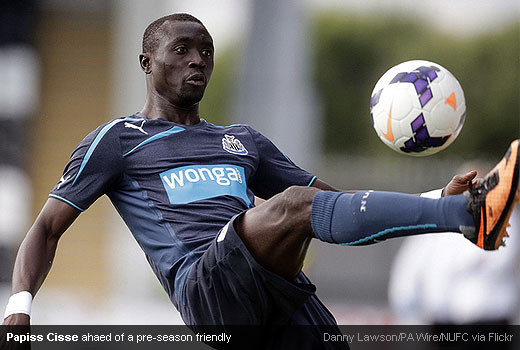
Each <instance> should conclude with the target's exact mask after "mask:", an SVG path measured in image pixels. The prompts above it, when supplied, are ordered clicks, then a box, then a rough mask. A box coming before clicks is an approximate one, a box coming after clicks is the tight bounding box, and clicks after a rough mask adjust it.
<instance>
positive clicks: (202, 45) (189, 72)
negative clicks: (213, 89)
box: [150, 21, 214, 107]
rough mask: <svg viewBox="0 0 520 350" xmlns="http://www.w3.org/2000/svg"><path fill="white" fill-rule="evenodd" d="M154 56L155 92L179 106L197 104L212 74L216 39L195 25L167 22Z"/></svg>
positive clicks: (153, 79) (164, 24)
mask: <svg viewBox="0 0 520 350" xmlns="http://www.w3.org/2000/svg"><path fill="white" fill-rule="evenodd" d="M160 30H161V33H162V34H163V35H162V37H161V38H160V40H159V44H158V47H157V48H156V50H155V51H154V52H153V53H152V54H151V62H150V64H151V74H152V84H153V88H154V90H155V92H157V93H158V94H159V95H160V96H161V97H163V98H165V99H167V100H168V101H169V102H170V103H172V104H173V105H175V106H179V107H189V106H192V105H194V104H196V103H198V102H199V101H200V100H201V99H202V96H203V95H204V90H205V89H206V86H207V85H208V82H209V78H210V77H211V73H212V72H213V63H214V62H213V50H214V49H213V40H212V39H211V36H210V35H209V33H208V32H207V31H206V29H205V28H204V27H203V26H202V25H200V24H199V23H196V22H178V21H175V22H169V21H167V22H165V23H163V25H162V27H161V29H160Z"/></svg>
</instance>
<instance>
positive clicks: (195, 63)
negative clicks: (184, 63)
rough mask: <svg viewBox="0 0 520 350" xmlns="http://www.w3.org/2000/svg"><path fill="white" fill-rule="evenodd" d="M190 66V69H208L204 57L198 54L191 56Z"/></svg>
mask: <svg viewBox="0 0 520 350" xmlns="http://www.w3.org/2000/svg"><path fill="white" fill-rule="evenodd" d="M188 66H189V67H190V68H204V67H206V62H205V61H204V59H203V58H202V55H201V54H200V53H198V52H197V53H194V54H192V55H191V57H190V60H189V63H188Z"/></svg>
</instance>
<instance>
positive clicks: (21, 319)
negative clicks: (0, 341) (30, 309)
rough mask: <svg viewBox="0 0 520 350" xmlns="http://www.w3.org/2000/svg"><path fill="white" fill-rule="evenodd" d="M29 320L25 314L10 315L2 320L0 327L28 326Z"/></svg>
mask: <svg viewBox="0 0 520 350" xmlns="http://www.w3.org/2000/svg"><path fill="white" fill-rule="evenodd" d="M30 323H31V318H30V317H29V315H26V314H12V315H10V316H9V317H7V318H5V319H4V322H3V323H2V326H28V325H30Z"/></svg>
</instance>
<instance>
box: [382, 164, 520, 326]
mask: <svg viewBox="0 0 520 350" xmlns="http://www.w3.org/2000/svg"><path fill="white" fill-rule="evenodd" d="M468 166H470V165H469V164H468ZM470 167H471V166H470ZM472 168H473V169H477V170H478V171H479V174H485V173H486V172H482V171H481V167H479V166H475V164H473V166H472ZM510 223H511V227H509V228H508V229H507V231H508V233H509V235H510V237H509V238H506V247H501V248H500V249H498V250H496V251H484V250H482V249H480V248H478V247H476V246H475V245H473V244H468V242H467V239H465V238H464V237H463V236H462V235H459V236H458V237H453V236H454V233H442V234H435V235H426V236H424V235H423V236H414V237H409V238H406V240H405V241H404V242H403V245H402V247H401V248H400V250H399V252H398V254H397V256H396V258H395V260H394V264H393V267H392V271H391V277H390V282H389V291H388V293H389V302H390V307H391V308H392V310H393V312H394V313H395V316H396V318H397V320H398V322H399V323H401V324H418V323H419V324H512V323H517V321H518V316H519V310H520V208H518V207H517V208H516V209H515V210H514V211H513V212H512V214H511V219H510Z"/></svg>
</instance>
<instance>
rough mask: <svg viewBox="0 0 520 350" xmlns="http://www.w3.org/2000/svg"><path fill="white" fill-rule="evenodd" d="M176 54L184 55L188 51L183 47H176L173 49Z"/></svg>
mask: <svg viewBox="0 0 520 350" xmlns="http://www.w3.org/2000/svg"><path fill="white" fill-rule="evenodd" d="M173 51H175V52H176V53H178V54H184V53H186V52H187V51H188V49H187V48H186V47H185V46H177V47H175V48H174V49H173Z"/></svg>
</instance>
